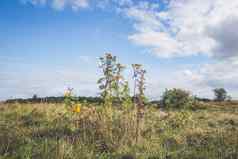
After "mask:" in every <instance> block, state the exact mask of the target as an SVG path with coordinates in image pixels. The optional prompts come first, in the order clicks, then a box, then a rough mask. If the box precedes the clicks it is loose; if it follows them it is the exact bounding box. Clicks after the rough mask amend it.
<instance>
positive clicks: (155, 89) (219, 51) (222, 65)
mask: <svg viewBox="0 0 238 159" xmlns="http://www.w3.org/2000/svg"><path fill="white" fill-rule="evenodd" d="M223 2H225V1H224V0H214V1H212V0H207V1H205V0H202V2H199V1H198V0H194V1H191V0H190V1H189V0H187V1H180V2H178V1H175V0H171V1H167V0H153V1H151V0H150V1H149V0H147V1H146V0H141V1H138V0H137V1H133V0H101V1H97V0H11V1H9V0H1V1H0V88H1V89H0V99H7V98H15V97H23V98H25V97H31V96H32V95H33V94H38V95H39V96H51V95H52V96H53V95H62V94H63V91H64V89H66V88H67V87H73V88H74V89H75V92H76V93H77V94H78V95H86V96H94V95H97V94H98V93H99V91H98V89H97V85H96V81H97V78H98V77H99V76H100V70H99V69H98V68H97V57H99V56H102V55H103V54H104V53H106V52H111V53H113V54H114V55H116V56H118V58H119V60H120V62H121V63H124V64H126V65H127V66H128V69H127V71H126V72H125V75H126V77H127V79H128V80H131V78H130V75H129V73H130V64H132V63H141V64H143V65H144V67H145V68H146V69H147V72H148V73H147V87H148V89H147V95H148V96H149V97H151V98H159V97H160V96H161V93H162V92H163V91H164V89H165V88H173V87H178V88H183V89H186V90H189V91H191V92H193V94H196V95H199V96H203V97H212V89H214V88H216V87H225V88H227V89H228V90H229V92H230V94H231V95H232V96H233V97H234V98H236V97H238V93H237V92H236V89H237V88H238V82H236V81H238V77H237V75H236V74H237V71H236V68H237V66H238V62H237V50H238V48H237V46H235V44H234V45H233V43H235V41H236V40H238V36H237V34H234V32H235V28H236V26H238V24H237V22H238V20H237V19H238V18H237V17H238V16H237V13H236V12H232V10H231V7H235V6H238V3H237V2H233V4H226V3H223ZM221 4H222V5H221ZM211 6H214V8H215V9H214V8H213V9H211ZM221 6H222V7H221ZM204 14H206V15H204ZM227 17H232V18H230V19H228V18H227ZM208 18H210V19H211V18H212V19H213V20H209V19H208ZM227 19H228V20H227ZM227 28H229V29H230V32H229V33H227V31H226V30H227ZM233 31H234V32H233ZM228 35H230V36H228ZM228 65H229V66H228Z"/></svg>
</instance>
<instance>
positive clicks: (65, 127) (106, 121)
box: [0, 103, 238, 159]
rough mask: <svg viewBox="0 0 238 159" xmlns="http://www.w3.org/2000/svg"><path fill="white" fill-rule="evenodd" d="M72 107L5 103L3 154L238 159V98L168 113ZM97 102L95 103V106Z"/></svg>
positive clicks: (14, 158) (0, 121) (61, 158)
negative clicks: (76, 109)
mask: <svg viewBox="0 0 238 159" xmlns="http://www.w3.org/2000/svg"><path fill="white" fill-rule="evenodd" d="M88 105H89V108H84V109H82V111H81V112H80V113H79V114H73V113H68V111H67V110H66V109H65V107H64V105H63V104H1V105H0V159H18V158H19V159H28V158H29V159H30V158H34V159H76V158H77V159H78V158H79V159H94V158H96V159H108V158H112V159H115V158H116V159H117V158H119V159H120V158H123V157H124V158H126V155H127V157H128V158H129V156H130V157H133V158H138V159H237V158H238V104H235V103H233V104H229V103H223V105H222V104H217V103H210V104H208V103H207V104H200V105H199V106H198V108H196V109H194V110H183V111H181V110H170V111H167V112H165V113H163V112H161V111H160V110H159V109H156V108H153V107H147V108H146V109H145V114H144V118H143V120H141V126H140V135H139V137H138V141H136V135H135V134H136V133H135V120H136V112H135V110H131V111H129V112H126V111H122V110H120V109H119V108H114V109H113V110H112V112H110V113H111V114H112V118H110V117H109V116H108V112H107V111H108V110H105V109H103V108H102V107H100V106H97V107H94V106H92V105H90V104H88ZM92 108H95V109H92Z"/></svg>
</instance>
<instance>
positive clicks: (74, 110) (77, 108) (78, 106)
mask: <svg viewBox="0 0 238 159" xmlns="http://www.w3.org/2000/svg"><path fill="white" fill-rule="evenodd" d="M80 111H81V104H76V105H75V106H74V108H73V112H75V113H80Z"/></svg>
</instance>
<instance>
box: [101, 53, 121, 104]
mask: <svg viewBox="0 0 238 159" xmlns="http://www.w3.org/2000/svg"><path fill="white" fill-rule="evenodd" d="M99 59H100V64H99V68H101V69H102V72H103V77H101V78H100V79H99V80H98V82H97V83H98V84H99V89H100V90H101V96H102V98H103V99H104V104H105V105H111V104H112V88H113V85H114V74H115V70H116V56H112V54H110V53H106V54H105V56H104V57H100V58H99Z"/></svg>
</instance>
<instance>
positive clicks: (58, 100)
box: [5, 95, 102, 103]
mask: <svg viewBox="0 0 238 159" xmlns="http://www.w3.org/2000/svg"><path fill="white" fill-rule="evenodd" d="M64 98H65V97H63V96H62V97H54V96H52V97H37V95H34V96H33V97H32V98H28V99H22V98H16V99H8V100H6V101H5V103H63V102H64ZM76 100H77V101H78V102H89V103H101V102H102V99H101V98H100V97H83V96H79V97H76Z"/></svg>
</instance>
